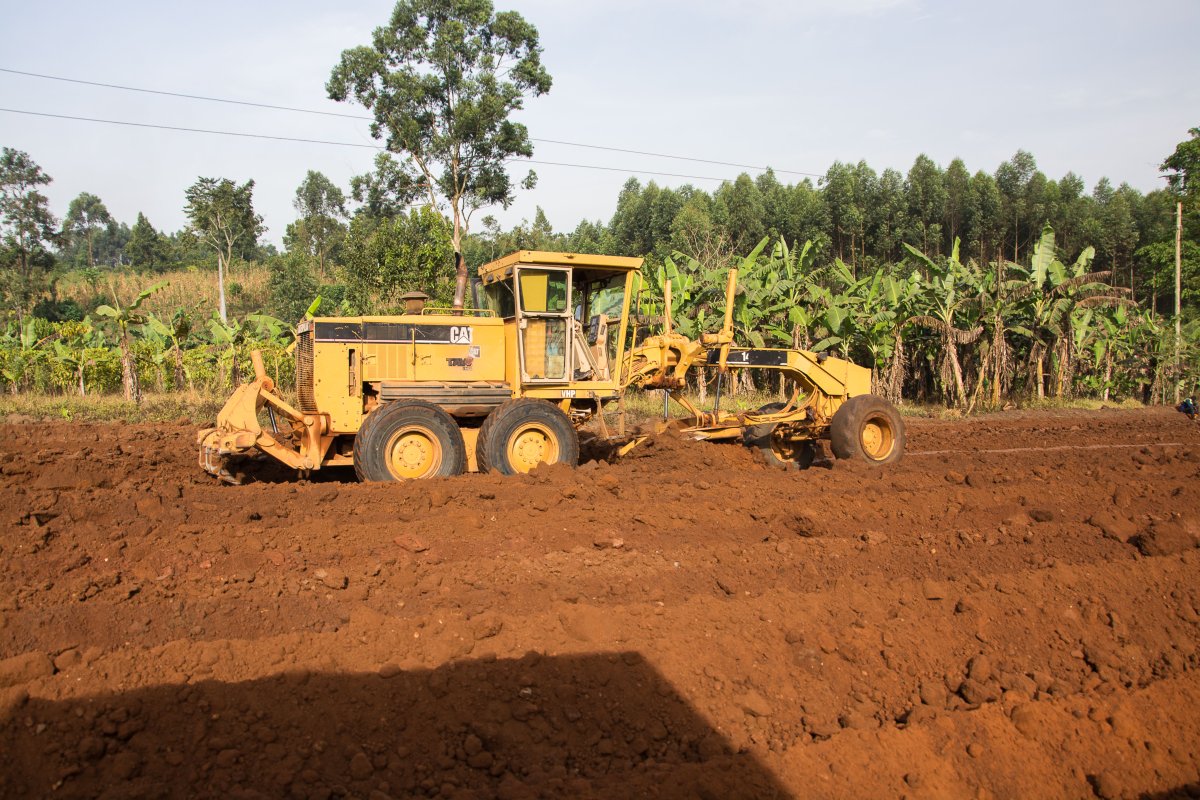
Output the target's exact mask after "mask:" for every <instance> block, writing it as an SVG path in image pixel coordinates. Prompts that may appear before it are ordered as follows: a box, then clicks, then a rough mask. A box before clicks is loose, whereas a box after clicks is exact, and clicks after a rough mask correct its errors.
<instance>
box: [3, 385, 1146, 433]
mask: <svg viewBox="0 0 1200 800" xmlns="http://www.w3.org/2000/svg"><path fill="white" fill-rule="evenodd" d="M227 399H229V398H228V396H226V395H222V396H215V395H208V394H204V393H201V392H168V393H161V394H158V393H152V394H146V395H145V396H144V397H143V400H142V405H141V406H140V407H138V406H135V405H134V404H133V403H130V402H126V401H125V400H124V399H123V398H122V397H121V396H120V395H89V396H88V397H79V396H78V395H37V394H17V395H0V422H4V421H7V419H8V418H9V417H13V416H16V417H19V418H30V419H35V420H78V421H81V422H126V423H133V422H178V421H179V420H183V419H186V420H188V421H189V422H190V423H194V424H196V425H201V424H208V423H209V422H210V421H211V420H214V419H216V416H217V412H218V411H219V410H220V409H221V406H223V405H224V404H225V401H226V400H227ZM288 399H294V398H288ZM687 399H688V400H690V401H691V402H692V403H693V404H695V405H696V406H698V407H701V408H703V409H704V410H706V411H708V410H711V409H712V405H713V397H712V394H711V393H710V394H709V396H708V399H707V401H706V402H705V403H704V404H703V405H702V404H701V403H700V402H699V398H698V397H696V396H695V395H694V394H689V395H687ZM779 399H780V398H779V396H778V395H777V394H776V393H774V392H744V391H743V392H740V393H739V394H738V395H737V396H736V397H729V396H727V395H726V396H724V397H722V398H721V407H722V408H724V409H726V410H729V411H734V412H740V411H750V410H753V409H756V408H759V407H761V406H764V405H766V404H767V403H776V402H779ZM1102 408H1125V409H1128V408H1143V405H1142V403H1140V402H1138V401H1137V400H1132V399H1125V400H1122V401H1120V402H1116V401H1110V402H1107V403H1105V402H1103V401H1101V400H1095V399H1091V398H1078V399H1072V400H1055V399H1051V398H1047V399H1046V400H1042V401H1039V402H1035V403H1025V404H1022V405H1021V406H1020V409H1021V410H1067V409H1079V410H1086V411H1097V410H1099V409H1102ZM610 409H611V410H610V411H608V412H606V417H607V418H608V419H609V422H610V423H613V422H615V419H616V413H617V412H616V408H615V407H613V406H610ZM668 410H669V413H670V415H671V416H672V417H680V416H684V415H685V412H684V410H683V409H682V408H681V407H680V406H679V405H678V404H676V403H674V402H672V403H671V404H670V407H669V409H668ZM662 411H663V406H662V393H661V392H658V391H650V392H645V391H631V392H629V393H628V394H627V395H626V396H625V413H626V422H627V424H629V425H632V426H637V425H640V424H643V423H647V422H653V421H656V420H660V419H662ZM987 411H988V410H987V409H981V410H980V411H978V412H976V414H975V416H977V415H978V414H980V413H987ZM900 413H901V414H902V415H903V416H906V417H919V418H925V419H961V418H963V417H964V416H965V415H964V414H963V412H962V411H960V410H958V409H951V408H944V407H942V406H936V405H914V404H911V403H905V404H904V405H902V406H900Z"/></svg>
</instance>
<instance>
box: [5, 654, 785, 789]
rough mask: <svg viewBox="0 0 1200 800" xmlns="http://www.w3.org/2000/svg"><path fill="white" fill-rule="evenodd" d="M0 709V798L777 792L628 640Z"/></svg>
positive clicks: (193, 685) (200, 684)
mask: <svg viewBox="0 0 1200 800" xmlns="http://www.w3.org/2000/svg"><path fill="white" fill-rule="evenodd" d="M0 725H2V727H0V751H2V752H3V753H4V759H3V764H2V765H0V795H3V796H5V797H43V796H48V795H54V796H56V797H107V798H122V797H231V798H237V797H247V798H248V797H296V798H329V797H371V798H375V799H376V800H381V799H382V798H384V797H407V796H414V795H415V796H425V797H448V798H459V799H460V800H467V799H468V798H489V797H499V798H514V799H515V798H534V797H580V798H586V797H596V798H633V797H656V798H712V799H713V800H716V799H717V798H773V797H786V796H787V793H786V792H785V791H784V790H783V788H782V787H781V786H780V785H779V784H778V783H777V781H776V780H775V778H774V777H773V776H772V775H771V774H770V773H769V772H768V771H767V770H766V768H765V767H764V766H762V765H761V764H760V763H759V762H758V761H757V760H756V759H755V758H754V757H753V756H751V755H749V754H746V753H734V752H732V751H731V750H730V747H729V744H728V742H727V741H726V740H725V739H724V737H722V736H721V735H720V734H719V733H718V732H716V731H715V730H713V729H712V728H711V727H710V726H709V725H708V724H707V723H706V722H705V721H704V720H703V719H702V718H701V717H700V716H699V715H698V714H697V713H696V711H695V710H694V709H692V708H691V707H690V706H689V705H688V704H687V703H686V702H685V701H684V700H683V699H681V698H680V697H679V695H678V694H677V693H676V692H675V691H674V689H673V688H672V687H671V685H670V684H669V683H668V682H667V681H666V680H664V678H663V677H662V676H661V675H660V674H659V673H658V672H657V671H656V670H655V669H654V668H653V667H652V666H650V665H649V664H648V663H647V662H646V661H645V660H644V659H643V658H642V657H641V656H640V655H639V654H638V653H634V652H625V653H614V654H603V655H586V656H564V657H539V656H537V655H535V654H530V655H527V656H525V657H523V658H520V659H512V660H476V661H461V662H455V663H452V664H449V665H447V666H445V667H442V668H438V669H435V670H420V669H415V670H401V669H400V668H399V667H395V668H391V667H385V668H384V669H383V670H381V671H380V672H379V673H367V674H340V675H339V674H327V673H322V672H309V671H299V670H295V671H288V672H283V673H280V674H277V675H274V676H272V677H268V678H261V679H255V680H249V681H245V682H228V683H227V682H220V681H215V680H201V681H198V682H197V681H193V682H191V683H177V684H172V685H164V686H158V687H154V688H148V689H138V690H134V691H128V692H123V693H116V694H109V695H102V696H97V697H90V698H83V699H78V700H69V701H63V702H51V701H45V700H40V699H33V700H29V701H27V702H26V703H25V704H24V705H23V706H21V707H18V708H15V709H12V710H11V711H10V712H9V714H8V715H7V718H6V719H3V720H2V722H0Z"/></svg>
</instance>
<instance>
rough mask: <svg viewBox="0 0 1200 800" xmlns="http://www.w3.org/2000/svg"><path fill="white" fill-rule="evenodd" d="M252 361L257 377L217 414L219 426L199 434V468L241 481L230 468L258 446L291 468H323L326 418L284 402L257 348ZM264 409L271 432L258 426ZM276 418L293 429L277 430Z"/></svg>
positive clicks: (228, 479) (225, 478)
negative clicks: (302, 410) (269, 422)
mask: <svg viewBox="0 0 1200 800" xmlns="http://www.w3.org/2000/svg"><path fill="white" fill-rule="evenodd" d="M250 359H251V361H252V362H253V363H254V373H255V376H256V377H255V380H253V381H252V382H250V383H247V384H244V385H242V386H239V387H238V388H237V389H236V390H234V392H233V395H232V396H231V397H230V398H229V400H228V401H226V403H225V406H224V407H223V408H222V409H221V411H220V413H218V414H217V426H216V427H215V428H205V429H204V430H202V431H200V433H199V435H198V436H197V437H196V442H197V444H199V446H200V466H201V467H202V468H203V469H204V470H205V471H206V472H209V473H211V474H213V475H216V476H217V477H218V478H220V479H221V480H223V481H226V482H227V483H237V482H240V478H239V477H238V475H237V473H236V472H232V471H231V470H230V463H231V461H239V460H242V459H243V458H244V457H245V456H246V454H247V453H248V451H250V450H251V449H254V448H257V449H258V450H260V451H262V452H263V453H264V454H266V455H269V456H271V457H273V458H275V459H277V460H278V461H281V462H283V463H284V464H286V465H287V466H289V467H292V468H293V469H298V470H311V469H319V468H320V465H321V462H322V460H323V459H324V456H325V453H326V451H327V450H328V448H329V445H330V442H331V441H332V438H331V437H328V436H326V435H324V434H325V432H326V423H325V418H324V417H323V416H322V415H320V414H304V413H302V412H300V411H298V410H296V409H295V408H293V407H292V406H290V405H288V404H287V403H286V402H284V401H283V399H282V398H281V397H279V395H277V394H275V391H274V389H275V382H274V381H272V380H271V379H270V378H268V377H267V375H266V371H265V370H264V369H263V366H262V356H261V354H260V353H259V352H258V351H257V350H255V351H253V352H252V353H251V354H250ZM264 408H265V409H266V411H267V413H268V414H269V415H270V417H271V422H272V425H271V427H272V430H263V427H262V425H261V424H259V421H258V414H259V412H260V411H261V410H263V409H264ZM278 417H282V418H283V421H284V422H286V423H287V424H288V427H289V430H287V431H286V432H283V431H280V430H278V427H279V426H278V421H279V420H278Z"/></svg>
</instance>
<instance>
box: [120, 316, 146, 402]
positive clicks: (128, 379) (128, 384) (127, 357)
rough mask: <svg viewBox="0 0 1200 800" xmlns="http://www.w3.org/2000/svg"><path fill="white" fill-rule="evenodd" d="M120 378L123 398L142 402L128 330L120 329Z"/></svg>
mask: <svg viewBox="0 0 1200 800" xmlns="http://www.w3.org/2000/svg"><path fill="white" fill-rule="evenodd" d="M121 380H122V382H123V383H124V384H125V399H126V400H132V401H133V402H134V403H135V404H137V405H141V403H142V387H141V386H140V385H139V384H138V376H137V364H136V363H135V362H134V360H133V353H132V352H131V351H130V349H129V332H128V331H127V330H124V329H122V331H121Z"/></svg>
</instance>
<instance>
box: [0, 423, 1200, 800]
mask: <svg viewBox="0 0 1200 800" xmlns="http://www.w3.org/2000/svg"><path fill="white" fill-rule="evenodd" d="M0 434H2V435H0V531H2V534H0V753H3V756H2V757H0V796H4V797H69V798H74V797H96V796H101V797H112V798H119V797H235V798H237V797H247V798H248V797H296V798H327V797H364V798H365V797H370V798H376V799H378V798H384V797H397V798H398V797H413V796H416V797H446V798H489V797H500V798H527V797H528V798H533V797H605V798H625V797H667V798H683V797H700V798H713V799H714V800H715V799H717V798H733V797H746V798H760V797H764V798H769V797H847V796H887V797H890V796H909V797H914V798H920V797H947V798H950V797H954V798H958V797H981V798H989V797H994V798H1004V797H1013V798H1017V797H1021V798H1025V797H1082V798H1086V797H1093V796H1100V797H1105V798H1118V797H1121V798H1125V797H1129V798H1133V797H1154V798H1159V797H1174V796H1180V797H1183V796H1196V795H1198V794H1200V677H1198V676H1200V671H1198V667H1200V649H1198V647H1200V580H1198V578H1200V550H1197V549H1196V544H1197V541H1198V538H1200V482H1198V480H1197V477H1198V476H1197V471H1198V468H1200V425H1197V424H1195V423H1189V422H1188V421H1187V420H1186V419H1185V418H1184V417H1183V415H1181V414H1178V413H1175V412H1173V411H1169V410H1147V411H1099V412H1078V411H1072V412H1056V413H1038V414H1016V415H1001V416H994V417H984V418H980V419H977V420H973V421H970V422H954V423H950V422H928V421H912V422H910V423H909V452H910V455H909V456H908V457H907V458H906V459H905V460H904V461H903V462H902V463H901V464H899V465H897V466H894V467H889V468H885V469H883V470H870V469H867V468H865V467H859V466H858V465H855V464H847V463H838V464H836V465H834V466H833V467H832V468H830V467H829V466H828V465H818V466H817V467H815V468H813V469H811V470H808V471H806V472H803V473H798V474H785V473H782V472H777V471H773V470H771V469H769V468H767V467H766V466H764V465H762V464H760V463H759V462H757V461H756V460H755V457H754V456H753V455H752V454H751V453H750V452H749V451H746V450H744V449H742V448H740V447H737V446H733V445H712V444H699V443H689V442H681V441H678V440H674V439H669V438H667V439H659V440H656V441H653V442H651V443H650V444H648V445H647V446H645V447H643V448H642V449H640V450H638V451H635V452H634V454H631V456H630V457H629V458H627V459H626V460H624V461H623V462H621V463H620V464H618V465H607V464H591V465H585V466H584V467H581V468H579V469H578V470H570V469H565V468H556V469H544V470H540V471H539V472H538V473H536V474H534V475H531V476H522V477H518V478H500V477H497V476H488V475H477V476H464V477H461V478H455V479H449V480H435V481H428V482H421V483H410V484H389V485H358V484H353V483H343V482H339V481H338V480H336V478H337V477H338V476H331V475H326V476H322V478H323V480H322V481H320V482H314V483H307V484H299V483H295V482H276V483H272V482H261V483H255V484H251V485H247V486H241V487H231V486H223V485H218V484H217V483H215V482H214V481H213V480H212V479H210V478H209V477H208V476H206V475H204V474H203V473H201V472H200V471H199V469H198V468H197V467H196V466H195V463H194V453H193V444H192V442H193V437H194V429H193V427H191V426H182V425H181V426H178V427H172V426H151V425H136V426H121V427H118V426H101V425H71V424H39V425H31V426H12V425H0Z"/></svg>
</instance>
